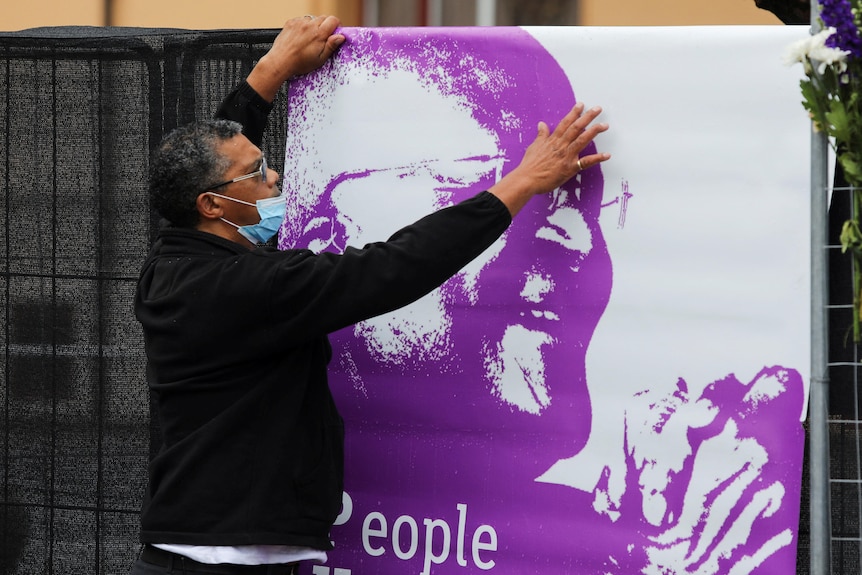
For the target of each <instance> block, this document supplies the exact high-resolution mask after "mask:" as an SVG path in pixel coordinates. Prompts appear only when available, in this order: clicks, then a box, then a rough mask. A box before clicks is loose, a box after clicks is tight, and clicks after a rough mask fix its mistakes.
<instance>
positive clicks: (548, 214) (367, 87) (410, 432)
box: [280, 28, 803, 575]
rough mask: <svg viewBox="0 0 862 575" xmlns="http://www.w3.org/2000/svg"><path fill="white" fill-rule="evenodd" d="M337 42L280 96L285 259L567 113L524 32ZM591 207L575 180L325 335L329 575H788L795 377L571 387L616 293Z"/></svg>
mask: <svg viewBox="0 0 862 575" xmlns="http://www.w3.org/2000/svg"><path fill="white" fill-rule="evenodd" d="M345 34H346V36H347V38H348V40H347V42H346V44H345V45H344V46H343V47H342V48H341V51H340V53H339V54H338V56H337V58H335V59H334V60H333V61H332V63H331V65H327V66H326V67H324V69H322V70H321V71H320V72H319V73H317V74H314V75H312V76H309V77H307V78H302V79H299V80H297V81H295V82H294V83H293V84H292V85H291V98H290V104H289V110H288V114H289V116H288V126H289V129H288V144H287V157H286V161H285V170H284V171H285V184H284V192H285V193H286V194H287V195H288V196H289V202H288V203H289V205H290V206H291V208H290V209H291V210H292V212H291V213H289V214H288V218H287V219H286V223H285V227H284V228H283V230H282V234H281V236H280V245H281V246H282V247H309V248H311V249H313V250H316V251H321V250H329V251H335V252H340V251H343V250H344V249H345V248H346V247H347V246H354V247H361V246H362V245H364V244H366V243H369V242H374V241H381V240H384V239H386V238H387V237H389V236H390V235H391V234H392V233H394V232H395V231H396V230H398V229H399V228H400V227H402V226H404V225H406V224H409V223H411V222H412V221H414V220H416V219H418V218H420V217H422V216H423V215H425V214H426V213H428V212H430V211H432V210H434V209H437V208H440V207H444V206H447V205H451V204H453V203H455V202H458V201H460V200H462V199H466V198H468V197H471V196H472V195H474V194H475V193H478V192H479V191H481V190H483V189H487V188H488V187H490V185H491V184H492V183H493V182H494V181H496V180H497V179H499V178H500V177H501V175H502V174H505V173H506V172H507V171H508V170H510V169H512V168H513V167H514V166H516V165H517V163H518V161H519V160H520V157H521V155H522V154H523V151H524V149H525V148H526V146H527V145H528V144H529V143H530V142H531V141H532V139H533V137H534V136H535V133H536V126H537V124H538V122H539V121H546V122H548V123H549V124H552V123H553V122H554V121H555V120H556V119H559V118H561V117H562V116H563V115H564V114H565V112H566V111H568V110H569V109H570V108H571V107H572V105H573V104H574V102H575V98H574V94H573V93H572V89H571V81H570V78H569V77H568V76H567V75H566V73H565V71H564V70H563V69H562V68H561V67H560V65H559V64H558V63H557V61H556V60H555V59H554V58H553V57H552V56H551V55H550V54H549V53H548V52H547V51H546V50H545V49H544V48H543V47H542V46H541V45H540V44H539V43H538V42H537V41H536V40H535V39H534V38H533V37H532V36H531V35H530V34H529V33H527V32H526V31H524V30H521V29H517V28H504V29H495V30H493V31H485V32H483V33H482V34H477V33H476V32H475V31H471V30H463V29H450V30H447V31H445V33H444V32H443V31H440V30H437V31H427V30H424V31H419V30H412V29H405V30H376V31H373V30H360V29H357V30H350V29H348V30H345ZM572 80H575V79H574V78H573V79H572ZM593 104H601V102H587V105H593ZM552 127H553V126H552ZM612 129H614V127H613V126H612ZM598 145H599V146H600V147H601V145H602V144H601V141H599V143H598ZM593 151H594V150H593V149H588V150H587V151H586V152H585V153H592V152H593ZM603 188H604V180H603V175H602V170H601V168H600V167H598V166H596V167H594V168H591V169H588V170H586V171H584V172H583V173H581V174H579V175H578V176H577V177H576V178H575V179H573V180H572V181H570V182H568V183H567V184H566V185H564V186H562V187H561V188H560V189H559V190H557V191H556V192H555V193H553V194H552V195H550V196H549V197H547V198H535V199H534V200H533V201H532V202H531V203H530V204H529V205H528V206H527V208H525V209H524V210H523V211H522V212H521V214H519V215H518V217H517V218H516V219H515V221H514V222H513V224H512V226H511V228H510V229H509V230H508V231H507V233H506V234H505V235H504V236H503V237H502V238H501V240H500V241H498V242H497V243H496V244H495V245H494V246H492V247H491V248H490V249H489V250H488V251H487V252H486V253H485V254H483V255H482V256H481V257H480V258H479V259H478V260H477V261H475V262H473V263H472V264H470V265H469V266H468V267H467V268H466V269H464V270H463V271H462V273H460V274H459V275H457V276H456V277H455V278H453V279H452V280H450V281H449V282H447V283H446V284H445V285H444V286H443V287H442V288H440V289H438V290H436V291H434V292H433V293H432V294H429V296H427V297H425V298H423V299H422V300H420V301H418V302H416V303H415V304H413V305H411V306H409V307H407V308H404V309H403V310H399V311H396V312H393V313H391V314H387V315H385V316H381V317H379V318H374V319H371V320H368V321H364V322H361V323H359V324H357V326H356V327H355V328H351V329H347V330H343V331H341V332H339V333H336V334H333V336H332V342H333V348H334V357H333V361H332V365H331V366H330V374H331V385H332V388H333V391H334V394H335V395H336V399H337V401H338V404H339V409H340V410H341V411H342V413H343V415H344V417H345V420H346V423H347V428H348V432H347V455H346V457H347V462H346V490H347V492H348V493H349V496H348V497H349V500H350V502H351V505H350V509H349V513H347V512H346V513H345V514H344V516H343V517H342V518H341V520H340V522H339V523H340V524H339V525H338V526H337V527H336V528H335V529H334V530H333V538H334V539H335V542H336V551H334V552H332V553H331V562H332V564H333V566H334V567H333V568H339V569H342V570H345V569H346V570H351V569H353V570H355V572H360V571H361V572H362V573H363V575H365V574H367V573H386V574H394V573H404V572H419V573H421V574H422V575H428V574H429V573H432V572H440V571H435V569H444V567H445V566H448V565H453V566H454V565H456V564H457V565H458V566H459V568H462V569H463V568H466V569H464V572H465V573H474V572H480V571H488V570H493V571H494V572H496V573H500V574H510V573H511V574H514V573H525V572H542V573H572V574H574V573H578V574H581V573H589V574H592V573H596V574H599V573H621V574H622V573H629V572H638V573H656V574H658V573H666V572H668V571H667V569H672V570H674V571H673V572H675V573H702V574H718V573H728V572H733V573H750V572H754V571H755V570H756V569H757V568H758V566H760V565H761V564H763V562H764V561H765V560H766V559H768V558H769V557H771V556H773V555H775V556H778V561H779V562H778V563H775V564H781V565H784V564H788V563H792V562H793V561H794V560H795V553H794V549H793V546H792V545H791V541H788V540H787V537H788V536H789V537H790V539H791V540H792V539H793V537H794V534H795V521H796V520H797V516H796V513H797V512H798V502H788V501H787V497H786V495H785V494H786V492H788V491H789V492H791V493H796V492H797V491H798V482H799V478H798V477H793V476H792V470H798V462H795V461H794V462H793V465H791V466H790V467H789V469H791V475H790V476H787V475H785V473H786V470H785V468H782V466H781V463H782V461H784V459H783V458H788V459H790V460H792V459H793V457H794V456H795V454H796V453H797V452H799V449H798V446H799V445H801V443H799V441H801V439H800V438H801V435H800V434H801V429H800V427H799V420H798V414H799V413H800V411H801V407H800V406H799V403H801V401H802V399H801V398H802V396H803V393H802V383H801V380H800V377H799V375H798V374H797V373H796V372H795V371H793V370H792V369H782V368H770V369H765V370H764V372H763V373H762V374H761V375H759V376H758V377H757V378H755V379H754V380H753V381H752V382H751V383H749V384H747V385H743V384H741V383H740V382H738V381H736V380H735V379H734V378H733V377H732V376H730V377H728V379H727V380H724V381H718V382H715V383H714V384H713V385H711V386H708V387H707V388H706V389H704V391H703V392H702V393H701V394H699V395H697V396H696V397H691V396H690V395H689V391H688V390H687V388H686V385H685V383H684V382H680V383H679V386H678V387H677V389H673V390H670V392H668V391H667V389H666V388H664V387H655V388H648V386H645V385H644V386H640V385H638V384H637V383H634V382H626V383H625V385H620V386H619V388H618V389H600V390H596V389H595V388H594V386H588V382H587V375H586V369H585V361H586V354H587V351H588V349H589V346H590V343H591V340H592V337H593V333H594V331H595V329H596V326H597V325H598V323H599V321H600V319H601V317H602V314H603V313H604V311H605V308H606V306H607V304H608V301H609V298H610V295H611V290H612V278H613V268H612V265H611V254H610V253H609V250H608V247H607V244H606V242H605V239H604V234H603V230H602V229H601V225H600V215H601V212H602V208H603V206H608V205H609V204H610V203H611V202H610V201H609V200H607V199H603ZM629 197H631V196H629ZM345 289H349V286H345ZM767 384H772V385H767ZM591 393H592V394H596V393H599V394H601V397H591V395H590V394H591ZM619 393H622V395H618V394H619ZM791 404H792V405H791ZM597 406H599V407H598V408H597ZM779 406H781V408H779ZM788 406H789V407H788ZM785 408H786V409H785ZM791 408H792V409H791ZM608 428H611V431H610V432H609V433H606V434H604V433H597V431H596V430H597V429H601V430H606V429H608ZM775 428H778V429H781V430H784V433H785V436H784V437H781V436H778V437H780V438H781V440H780V441H779V440H776V439H775V438H774V437H773V435H772V434H773V431H772V430H773V429H775ZM788 437H789V438H791V439H789V440H788ZM782 441H784V442H787V441H790V443H791V444H790V445H787V444H782V443H781V442H782ZM788 454H790V455H788ZM775 564H771V563H770V564H768V566H769V567H770V568H771V567H774V565H775ZM407 565H409V567H408V566H407ZM549 565H551V566H553V568H550V567H545V568H543V567H542V566H549ZM360 566H361V567H360ZM733 569H735V571H734V570H733Z"/></svg>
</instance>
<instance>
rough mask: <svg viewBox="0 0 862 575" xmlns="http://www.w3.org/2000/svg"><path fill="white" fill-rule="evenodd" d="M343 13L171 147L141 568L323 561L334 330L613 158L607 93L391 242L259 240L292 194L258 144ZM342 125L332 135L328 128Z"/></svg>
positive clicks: (153, 320)
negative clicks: (278, 245) (303, 245)
mask: <svg viewBox="0 0 862 575" xmlns="http://www.w3.org/2000/svg"><path fill="white" fill-rule="evenodd" d="M337 26H338V20H337V19H336V18H334V17H332V16H329V17H317V18H313V17H305V18H298V19H294V20H291V21H289V22H287V23H286V24H285V26H284V29H283V30H282V32H281V33H280V34H279V36H278V38H276V41H275V42H274V44H273V47H272V49H271V50H270V51H269V52H268V53H267V54H266V55H265V56H264V57H263V58H262V59H261V61H260V62H259V63H258V65H257V66H256V67H255V68H254V70H253V71H252V73H251V74H250V75H249V77H248V79H247V81H246V82H245V83H243V84H242V85H241V86H240V87H239V88H238V89H237V90H235V92H234V93H233V94H232V95H231V96H229V97H228V100H227V101H226V102H225V103H223V105H222V106H221V107H220V109H219V113H218V115H219V116H220V117H222V118H226V119H238V120H240V121H242V122H243V126H242V131H243V132H244V134H245V135H243V133H240V126H239V125H238V124H235V123H231V122H224V121H217V122H210V123H203V124H198V125H193V126H189V127H184V128H181V129H179V130H177V131H175V132H174V133H172V134H170V135H168V136H167V137H166V138H165V140H164V141H163V142H162V144H161V145H160V146H159V148H158V150H157V152H156V154H155V156H154V159H153V164H152V168H151V181H150V189H151V196H152V201H153V204H154V206H155V207H156V209H157V210H158V211H159V212H160V214H161V215H162V216H163V217H164V218H165V219H167V220H168V221H169V222H170V223H171V224H172V225H171V226H169V227H166V228H165V229H163V230H162V231H161V232H160V234H159V237H158V238H157V240H156V242H155V244H154V246H153V248H152V251H151V253H150V256H149V257H148V259H147V261H146V263H145V264H144V268H143V270H142V272H141V279H140V282H139V287H138V293H137V296H136V302H135V309H136V314H137V317H138V319H139V321H140V322H141V324H142V326H143V329H144V336H145V342H146V349H147V356H148V361H149V363H148V379H149V385H150V387H151V389H152V391H153V394H154V398H155V401H156V405H157V408H158V416H159V423H160V427H161V430H162V433H163V442H164V445H163V447H162V449H161V451H160V452H159V454H158V455H157V456H156V457H155V458H154V460H153V461H152V463H151V466H150V485H149V489H148V493H147V497H146V499H145V502H144V506H143V511H142V519H141V523H142V530H141V540H142V541H143V542H144V543H145V544H146V547H145V548H144V551H143V553H142V556H141V559H140V560H139V561H138V562H137V563H136V564H135V566H134V567H133V571H132V572H133V573H134V574H135V575H143V574H151V573H165V572H170V571H171V570H172V569H175V570H181V569H182V570H184V571H185V572H187V573H195V572H200V573H216V572H218V573H230V574H233V573H290V572H292V571H291V570H292V569H293V568H294V567H295V565H296V563H297V562H298V561H305V560H316V561H322V560H325V553H326V551H327V550H329V549H330V548H331V543H330V540H329V528H330V526H331V525H332V523H333V521H334V520H335V518H336V515H337V514H338V511H339V508H340V504H341V497H342V487H343V477H342V476H343V456H342V453H343V426H342V421H341V417H340V415H339V414H338V411H337V410H336V408H335V405H334V402H333V401H332V397H331V394H330V391H329V388H328V385H327V378H326V367H327V363H328V361H329V359H330V356H331V353H332V351H331V348H330V345H329V342H328V339H327V334H329V333H331V332H333V331H335V330H338V329H340V328H343V327H345V326H348V325H351V324H353V323H355V322H357V321H362V320H365V319H367V318H370V317H373V316H376V315H379V314H382V313H386V312H388V311H391V310H393V309H396V308H398V307H401V306H404V305H407V304H409V303H411V302H412V301H415V300H417V299H419V298H420V297H422V296H423V295H425V294H426V293H428V292H430V291H432V290H433V289H435V288H436V287H438V286H439V285H440V284H442V283H443V282H444V281H445V280H446V279H448V278H449V277H451V276H452V275H453V274H455V273H457V272H458V270H459V269H461V268H462V267H463V266H465V265H466V264H468V263H469V262H470V261H471V260H472V259H474V258H475V257H477V256H478V255H479V254H481V253H482V252H483V251H484V250H485V249H486V248H487V247H488V246H490V245H491V244H492V243H493V242H494V241H495V240H496V239H497V238H498V237H499V236H500V234H502V233H503V232H504V231H505V229H506V228H507V227H508V225H509V224H510V222H511V218H512V217H513V216H514V215H516V214H517V213H518V212H519V211H520V210H521V209H522V208H523V207H524V206H526V205H527V203H528V202H529V200H530V199H531V198H532V197H533V196H534V195H537V194H543V193H547V192H550V191H551V190H553V189H555V188H557V187H558V186H559V185H560V184H562V183H563V182H565V181H567V180H569V179H570V178H571V177H572V176H573V175H575V174H576V173H578V172H579V171H581V170H584V169H587V168H589V167H591V166H593V165H595V164H597V163H599V162H602V161H605V160H607V159H608V158H609V155H608V154H598V153H592V154H587V155H584V156H582V157H581V156H580V154H581V152H582V151H583V150H584V149H585V148H586V146H587V145H589V144H590V143H591V142H592V140H593V138H595V136H596V135H598V134H599V133H601V132H603V131H605V130H606V129H607V125H606V124H603V123H593V121H594V120H595V118H596V117H597V116H598V114H599V113H600V109H598V108H593V109H591V110H588V111H585V110H584V107H583V106H582V105H578V106H576V107H575V108H573V109H572V110H571V111H570V112H569V113H568V114H567V115H566V116H565V117H564V118H563V119H562V120H561V121H560V124H559V125H558V126H557V127H556V128H555V129H554V131H553V132H551V131H549V129H548V127H547V126H546V125H545V124H544V123H541V124H540V125H539V129H538V135H537V136H536V138H535V141H534V142H533V144H532V145H531V146H530V147H529V148H528V149H527V151H526V152H525V154H524V156H523V159H522V160H521V162H520V164H519V165H518V166H517V167H516V168H515V169H513V170H512V171H511V172H510V173H509V174H507V175H506V176H505V177H504V178H503V179H501V180H500V181H498V182H496V183H494V184H493V185H491V186H490V187H489V188H488V190H487V191H486V192H482V193H480V194H478V195H476V196H474V197H473V198H470V199H467V200H465V201H463V202H461V203H459V204H457V205H455V206H452V207H449V208H447V209H444V210H440V211H438V212H435V213H433V214H431V215H429V216H426V217H424V218H422V219H421V220H419V221H417V222H416V223H415V224H413V225H411V226H408V227H406V228H404V229H402V230H400V231H398V232H397V233H395V234H394V235H393V236H392V237H391V238H390V239H389V240H388V241H386V242H379V243H374V244H369V245H368V246H366V247H365V248H363V249H356V248H349V249H347V250H345V251H344V253H343V254H331V253H326V254H321V255H315V254H313V253H312V252H311V251H308V250H304V249H297V250H287V251H277V250H274V249H271V248H266V247H261V248H258V247H256V244H258V243H262V242H265V241H266V240H268V239H269V238H270V237H271V236H272V235H274V233H275V231H276V230H277V229H278V226H279V225H280V224H281V221H280V220H281V219H282V215H283V213H284V210H285V209H286V206H285V204H284V199H283V198H280V197H279V192H278V189H277V188H276V187H275V184H276V181H277V176H276V174H275V173H274V172H273V171H271V170H269V169H268V166H267V164H266V160H265V158H264V157H263V156H262V154H261V152H260V149H259V143H260V135H261V133H262V126H263V121H264V120H265V118H266V115H267V113H268V111H269V107H271V106H270V104H269V103H270V102H271V101H272V99H273V98H274V96H275V94H276V92H277V91H278V89H279V87H280V86H281V84H282V83H283V82H285V81H287V80H288V79H289V78H291V77H293V76H296V75H300V74H304V73H307V72H309V71H311V70H313V69H315V68H317V67H319V66H320V65H322V64H323V63H324V62H325V61H326V60H327V59H328V58H329V57H330V56H331V55H332V54H333V52H334V51H335V50H336V49H337V48H338V46H339V45H341V44H342V43H343V42H344V36H343V35H341V34H336V33H335V30H336V28H337ZM332 137H333V138H336V137H337V134H335V133H333V134H332Z"/></svg>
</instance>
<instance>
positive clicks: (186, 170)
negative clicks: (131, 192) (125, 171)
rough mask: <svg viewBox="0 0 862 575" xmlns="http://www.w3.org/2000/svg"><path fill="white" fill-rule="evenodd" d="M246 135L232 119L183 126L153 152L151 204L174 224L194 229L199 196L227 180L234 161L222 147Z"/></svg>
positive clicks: (197, 216)
mask: <svg viewBox="0 0 862 575" xmlns="http://www.w3.org/2000/svg"><path fill="white" fill-rule="evenodd" d="M241 132H242V125H241V124H239V123H237V122H233V121H230V120H208V121H204V122H196V123H193V124H188V125H186V126H181V127H179V128H177V129H176V130H174V131H172V132H171V133H169V134H168V135H167V136H165V137H164V139H163V140H162V141H161V143H160V144H159V146H158V147H157V148H156V150H155V151H154V152H153V158H152V162H151V163H150V202H151V204H152V207H153V208H155V209H156V211H157V212H158V213H159V214H160V215H161V216H162V217H163V218H165V219H166V220H168V221H169V222H170V223H171V224H173V225H174V226H177V227H184V228H191V227H194V226H196V225H197V223H198V221H199V219H200V217H199V214H198V210H197V205H196V202H197V197H198V196H199V195H200V194H201V192H203V191H205V190H206V189H207V188H208V187H210V186H214V185H216V184H218V183H219V182H221V181H222V180H223V179H224V175H225V173H226V172H227V170H228V168H230V160H229V159H228V158H226V157H224V156H223V155H221V154H220V153H219V152H218V146H219V144H221V143H222V142H224V141H225V140H228V139H230V138H232V137H234V136H236V135H238V134H240V133H241Z"/></svg>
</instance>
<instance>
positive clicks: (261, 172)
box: [207, 156, 267, 190]
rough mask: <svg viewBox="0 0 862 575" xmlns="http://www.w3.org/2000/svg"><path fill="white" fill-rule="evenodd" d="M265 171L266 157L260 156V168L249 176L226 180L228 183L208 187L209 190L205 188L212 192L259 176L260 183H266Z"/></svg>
mask: <svg viewBox="0 0 862 575" xmlns="http://www.w3.org/2000/svg"><path fill="white" fill-rule="evenodd" d="M266 170H267V166H266V156H261V157H260V168H259V169H257V170H255V171H253V172H251V173H250V174H246V175H244V176H237V177H236V178H234V179H232V180H228V181H226V182H222V183H220V184H216V185H214V186H210V187H209V188H207V189H208V190H214V189H216V188H221V187H223V186H226V185H228V184H232V183H234V182H241V181H243V180H247V179H249V178H253V177H255V176H260V181H262V182H265V181H266Z"/></svg>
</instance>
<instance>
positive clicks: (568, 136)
mask: <svg viewBox="0 0 862 575" xmlns="http://www.w3.org/2000/svg"><path fill="white" fill-rule="evenodd" d="M584 108H585V106H584V104H583V103H580V102H579V103H577V104H575V106H574V107H573V108H572V109H571V110H570V111H569V113H568V114H566V115H565V117H563V119H562V120H560V123H559V124H558V125H557V127H556V129H555V130H554V132H553V136H556V137H558V138H560V139H561V140H562V143H563V145H565V146H566V147H567V148H568V149H569V150H570V153H571V154H572V155H573V156H574V160H573V162H574V164H575V166H576V167H577V172H583V171H584V170H586V169H588V168H591V167H592V166H595V165H596V164H598V163H601V162H604V161H606V160H609V159H610V157H611V156H610V154H607V153H597V154H590V155H587V156H580V153H581V151H583V150H584V148H586V147H587V146H588V145H589V144H590V142H592V141H593V140H594V139H595V137H596V136H598V135H599V134H601V133H602V132H604V131H606V130H607V129H608V125H607V124H606V123H601V122H600V123H593V121H594V120H595V119H596V118H597V117H598V116H599V114H601V113H602V108H601V107H600V106H595V107H593V108H590V109H589V110H586V111H585V110H584Z"/></svg>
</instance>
